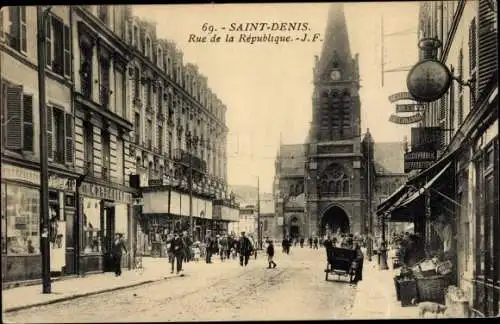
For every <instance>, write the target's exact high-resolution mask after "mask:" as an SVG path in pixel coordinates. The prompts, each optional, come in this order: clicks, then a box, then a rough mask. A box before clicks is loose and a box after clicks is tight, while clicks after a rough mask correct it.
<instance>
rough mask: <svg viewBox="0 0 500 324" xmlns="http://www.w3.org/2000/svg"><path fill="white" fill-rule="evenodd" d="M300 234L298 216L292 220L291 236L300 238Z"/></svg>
mask: <svg viewBox="0 0 500 324" xmlns="http://www.w3.org/2000/svg"><path fill="white" fill-rule="evenodd" d="M299 236H300V227H299V219H298V218H297V217H293V218H292V219H291V220H290V238H292V239H294V238H298V237H299Z"/></svg>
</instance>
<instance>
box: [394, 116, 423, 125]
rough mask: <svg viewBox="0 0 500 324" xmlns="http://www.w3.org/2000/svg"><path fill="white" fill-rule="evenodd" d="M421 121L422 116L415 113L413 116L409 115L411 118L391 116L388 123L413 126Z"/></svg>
mask: <svg viewBox="0 0 500 324" xmlns="http://www.w3.org/2000/svg"><path fill="white" fill-rule="evenodd" d="M421 120H422V115H421V114H419V113H417V114H415V115H411V116H405V117H402V116H397V115H394V114H392V115H391V117H390V118H389V121H390V122H391V123H395V124H400V125H408V124H415V123H418V122H419V121H421Z"/></svg>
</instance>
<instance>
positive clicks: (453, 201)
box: [429, 188, 463, 207]
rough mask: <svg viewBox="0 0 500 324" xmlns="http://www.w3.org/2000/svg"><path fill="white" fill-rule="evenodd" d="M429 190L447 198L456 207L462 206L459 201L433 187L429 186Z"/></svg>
mask: <svg viewBox="0 0 500 324" xmlns="http://www.w3.org/2000/svg"><path fill="white" fill-rule="evenodd" d="M429 189H431V190H433V191H434V192H435V193H437V194H438V195H440V196H441V197H443V198H444V199H446V200H448V201H449V202H451V203H453V204H455V205H456V206H458V207H463V206H462V205H461V204H460V203H458V202H457V201H455V200H454V199H452V198H450V197H448V196H447V195H445V194H444V193H442V192H440V191H438V190H436V189H434V188H429Z"/></svg>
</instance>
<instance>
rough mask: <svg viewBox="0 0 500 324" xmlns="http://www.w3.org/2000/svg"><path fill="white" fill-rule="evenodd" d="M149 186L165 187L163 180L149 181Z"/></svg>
mask: <svg viewBox="0 0 500 324" xmlns="http://www.w3.org/2000/svg"><path fill="white" fill-rule="evenodd" d="M148 185H149V186H150V187H158V186H163V179H149V181H148Z"/></svg>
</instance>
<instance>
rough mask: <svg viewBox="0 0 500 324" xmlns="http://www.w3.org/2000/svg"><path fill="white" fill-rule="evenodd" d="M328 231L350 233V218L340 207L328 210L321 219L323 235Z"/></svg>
mask: <svg viewBox="0 0 500 324" xmlns="http://www.w3.org/2000/svg"><path fill="white" fill-rule="evenodd" d="M327 229H328V230H329V232H330V233H337V232H338V231H340V232H341V233H349V217H348V216H347V213H346V212H345V211H344V209H342V208H341V207H338V206H332V207H330V208H328V209H327V210H326V211H325V212H324V213H323V217H322V218H321V227H320V232H321V235H325V234H326V232H327Z"/></svg>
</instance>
